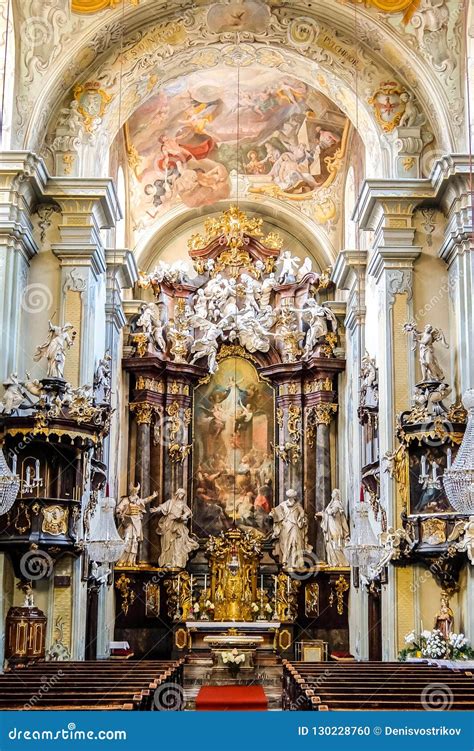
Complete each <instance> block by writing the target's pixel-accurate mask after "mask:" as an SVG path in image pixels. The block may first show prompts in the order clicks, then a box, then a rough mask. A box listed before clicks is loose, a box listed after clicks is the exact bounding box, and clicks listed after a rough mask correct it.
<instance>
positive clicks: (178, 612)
mask: <svg viewBox="0 0 474 751" xmlns="http://www.w3.org/2000/svg"><path fill="white" fill-rule="evenodd" d="M180 577H181V575H180V574H178V602H177V606H176V620H178V621H179V616H180V604H179V598H180V585H181V582H180Z"/></svg>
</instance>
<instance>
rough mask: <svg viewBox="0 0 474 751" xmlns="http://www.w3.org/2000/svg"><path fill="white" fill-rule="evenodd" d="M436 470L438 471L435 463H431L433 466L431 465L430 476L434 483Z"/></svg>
mask: <svg viewBox="0 0 474 751" xmlns="http://www.w3.org/2000/svg"><path fill="white" fill-rule="evenodd" d="M437 469H438V465H437V464H436V462H433V464H432V465H431V474H432V477H433V480H435V481H436V479H437V477H436V470H437Z"/></svg>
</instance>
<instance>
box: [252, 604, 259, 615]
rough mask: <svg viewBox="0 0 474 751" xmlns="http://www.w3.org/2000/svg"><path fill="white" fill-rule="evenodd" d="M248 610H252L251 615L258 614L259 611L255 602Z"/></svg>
mask: <svg viewBox="0 0 474 751" xmlns="http://www.w3.org/2000/svg"><path fill="white" fill-rule="evenodd" d="M250 608H251V610H252V613H258V611H259V610H260V608H259V607H258V605H257V603H256V602H252V604H251V606H250Z"/></svg>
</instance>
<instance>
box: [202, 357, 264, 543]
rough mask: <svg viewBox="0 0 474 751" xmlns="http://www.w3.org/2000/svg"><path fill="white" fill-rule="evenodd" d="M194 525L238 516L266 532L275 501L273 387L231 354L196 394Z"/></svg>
mask: <svg viewBox="0 0 474 751" xmlns="http://www.w3.org/2000/svg"><path fill="white" fill-rule="evenodd" d="M194 404H195V407H194V409H195V414H194V420H195V422H194V425H195V430H194V462H195V464H194V493H193V506H194V508H193V531H194V533H195V534H197V535H198V536H200V537H204V536H207V535H218V534H220V532H223V531H225V530H226V529H229V527H231V526H232V524H233V522H234V521H235V523H236V524H237V526H238V527H240V528H242V529H249V528H253V529H258V530H259V531H261V532H262V533H264V534H267V533H268V532H269V530H270V527H271V520H270V517H269V514H270V511H271V509H272V506H273V453H272V449H271V442H272V441H273V431H274V426H273V389H272V388H271V387H270V386H269V385H268V384H266V383H264V382H263V381H259V380H258V376H257V372H256V370H255V368H254V367H253V365H251V364H250V363H249V362H247V361H246V360H243V359H242V358H227V359H225V360H223V361H222V362H221V363H220V365H219V370H218V371H217V373H216V374H215V375H214V376H213V377H212V378H211V379H210V381H209V382H208V383H206V384H203V385H202V386H200V387H199V388H198V389H197V391H196V395H195V402H194Z"/></svg>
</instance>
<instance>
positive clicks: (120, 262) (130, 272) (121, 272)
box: [105, 248, 138, 289]
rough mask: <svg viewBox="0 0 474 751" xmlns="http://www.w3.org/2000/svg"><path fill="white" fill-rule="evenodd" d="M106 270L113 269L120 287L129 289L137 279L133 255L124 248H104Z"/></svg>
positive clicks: (136, 268)
mask: <svg viewBox="0 0 474 751" xmlns="http://www.w3.org/2000/svg"><path fill="white" fill-rule="evenodd" d="M105 260H106V263H107V271H109V270H110V271H112V272H114V271H115V274H116V275H117V278H118V281H119V284H120V287H121V288H122V289H131V288H132V287H133V286H134V285H135V284H136V282H137V281H138V267H137V262H136V260H135V256H134V254H133V253H132V251H131V250H127V249H126V248H106V250H105Z"/></svg>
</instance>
